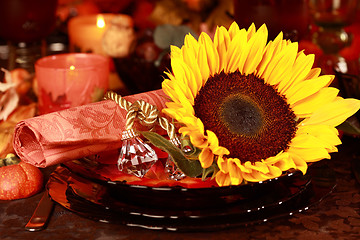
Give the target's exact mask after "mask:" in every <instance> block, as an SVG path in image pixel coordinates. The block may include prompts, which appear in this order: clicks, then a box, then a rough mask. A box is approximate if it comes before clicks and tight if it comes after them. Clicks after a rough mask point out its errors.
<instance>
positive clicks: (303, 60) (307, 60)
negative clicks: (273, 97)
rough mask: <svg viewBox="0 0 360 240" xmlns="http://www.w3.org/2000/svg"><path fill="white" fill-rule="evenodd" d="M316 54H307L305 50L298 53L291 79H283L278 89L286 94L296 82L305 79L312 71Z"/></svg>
mask: <svg viewBox="0 0 360 240" xmlns="http://www.w3.org/2000/svg"><path fill="white" fill-rule="evenodd" d="M314 60H315V56H314V55H313V54H310V55H305V54H304V53H303V52H300V53H298V55H297V57H296V60H295V63H294V65H293V67H292V70H291V71H292V74H291V77H290V80H289V81H281V82H280V83H279V86H278V91H279V92H280V93H281V94H283V95H285V92H286V90H287V89H288V88H289V87H291V86H292V85H294V84H297V83H299V82H301V81H303V80H304V79H305V78H306V76H307V75H308V74H309V73H310V70H311V67H312V65H313V64H314Z"/></svg>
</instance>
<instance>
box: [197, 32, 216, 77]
mask: <svg viewBox="0 0 360 240" xmlns="http://www.w3.org/2000/svg"><path fill="white" fill-rule="evenodd" d="M199 42H200V43H201V44H202V46H204V48H205V51H206V55H207V65H208V66H209V70H210V75H211V76H213V75H215V74H216V73H218V72H219V54H218V52H217V49H216V48H215V45H214V43H213V42H212V40H211V38H210V37H209V35H207V34H206V33H202V34H200V37H199Z"/></svg>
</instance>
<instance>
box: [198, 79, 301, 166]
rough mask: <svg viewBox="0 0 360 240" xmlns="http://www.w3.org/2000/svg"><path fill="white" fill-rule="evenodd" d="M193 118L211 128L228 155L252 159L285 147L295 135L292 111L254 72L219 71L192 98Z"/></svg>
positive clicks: (273, 153)
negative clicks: (193, 102)
mask: <svg viewBox="0 0 360 240" xmlns="http://www.w3.org/2000/svg"><path fill="white" fill-rule="evenodd" d="M194 110H195V115H196V117H198V118H200V119H201V120H202V122H203V123H204V126H205V129H206V130H211V131H213V132H214V133H215V134H216V136H217V137H218V139H219V145H220V146H223V147H226V148H227V149H228V150H229V151H230V155H229V156H228V157H236V158H239V159H240V160H241V161H242V162H245V161H251V162H256V161H260V160H261V159H266V158H268V157H271V156H274V155H276V154H278V153H279V152H280V151H281V150H286V149H287V148H288V146H289V143H290V141H291V139H292V138H293V137H294V136H295V132H296V121H295V118H296V116H295V114H294V113H293V111H292V110H291V109H290V107H289V105H288V104H287V102H286V99H285V98H284V96H281V95H280V94H279V93H278V92H277V91H276V90H275V89H274V88H273V87H272V86H270V85H268V84H265V83H264V80H262V79H260V78H257V77H255V76H254V75H247V76H244V75H242V74H241V73H240V72H235V73H230V74H225V73H223V72H221V73H220V74H217V75H215V76H213V77H210V78H209V79H208V81H207V82H206V84H205V85H204V86H203V87H202V88H201V90H200V91H199V93H198V95H197V96H196V98H195V104H194Z"/></svg>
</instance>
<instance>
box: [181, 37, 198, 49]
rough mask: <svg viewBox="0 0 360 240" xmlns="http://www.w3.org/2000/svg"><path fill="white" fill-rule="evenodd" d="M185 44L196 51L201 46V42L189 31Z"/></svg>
mask: <svg viewBox="0 0 360 240" xmlns="http://www.w3.org/2000/svg"><path fill="white" fill-rule="evenodd" d="M184 46H185V47H187V48H188V49H194V52H195V53H196V52H197V50H198V48H199V43H198V41H197V40H196V39H195V38H194V36H193V35H191V34H190V33H189V34H187V35H186V36H185V39H184Z"/></svg>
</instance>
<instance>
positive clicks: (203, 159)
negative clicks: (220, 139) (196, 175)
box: [199, 148, 214, 168]
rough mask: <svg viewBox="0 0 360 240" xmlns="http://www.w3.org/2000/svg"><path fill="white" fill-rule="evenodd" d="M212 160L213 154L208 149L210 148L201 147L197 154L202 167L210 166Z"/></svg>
mask: <svg viewBox="0 0 360 240" xmlns="http://www.w3.org/2000/svg"><path fill="white" fill-rule="evenodd" d="M213 160H214V154H213V153H212V151H211V150H210V148H203V149H202V151H201V153H200V154H199V161H200V163H201V167H202V168H208V167H210V166H211V164H212V163H213Z"/></svg>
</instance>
